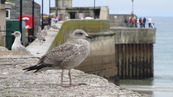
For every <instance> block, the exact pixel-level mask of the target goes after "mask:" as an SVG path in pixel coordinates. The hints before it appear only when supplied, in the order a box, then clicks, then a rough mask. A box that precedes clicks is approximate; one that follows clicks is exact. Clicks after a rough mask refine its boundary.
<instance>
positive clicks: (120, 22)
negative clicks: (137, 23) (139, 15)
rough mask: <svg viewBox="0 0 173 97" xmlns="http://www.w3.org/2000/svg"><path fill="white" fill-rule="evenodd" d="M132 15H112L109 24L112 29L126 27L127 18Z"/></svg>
mask: <svg viewBox="0 0 173 97" xmlns="http://www.w3.org/2000/svg"><path fill="white" fill-rule="evenodd" d="M130 16H131V15H130V14H110V15H109V22H110V26H111V27H124V20H125V18H129V17H130Z"/></svg>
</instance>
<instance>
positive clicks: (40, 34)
mask: <svg viewBox="0 0 173 97" xmlns="http://www.w3.org/2000/svg"><path fill="white" fill-rule="evenodd" d="M46 36H47V26H45V27H44V29H43V30H41V27H38V33H37V38H38V40H39V43H40V44H43V41H46Z"/></svg>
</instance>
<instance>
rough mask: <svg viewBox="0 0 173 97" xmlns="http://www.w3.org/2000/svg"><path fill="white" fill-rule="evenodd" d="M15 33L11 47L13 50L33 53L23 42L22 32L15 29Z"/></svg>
mask: <svg viewBox="0 0 173 97" xmlns="http://www.w3.org/2000/svg"><path fill="white" fill-rule="evenodd" d="M12 35H14V37H15V39H14V42H13V45H12V47H11V49H12V51H19V52H24V53H27V54H31V53H30V52H29V51H28V50H27V49H26V48H25V47H24V46H23V45H22V44H21V33H20V32H19V31H15V32H14V33H12Z"/></svg>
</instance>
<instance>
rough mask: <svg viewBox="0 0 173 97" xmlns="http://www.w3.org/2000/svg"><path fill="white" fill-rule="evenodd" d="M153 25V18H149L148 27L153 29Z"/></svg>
mask: <svg viewBox="0 0 173 97" xmlns="http://www.w3.org/2000/svg"><path fill="white" fill-rule="evenodd" d="M151 23H152V18H150V17H149V18H148V27H149V28H152V25H151Z"/></svg>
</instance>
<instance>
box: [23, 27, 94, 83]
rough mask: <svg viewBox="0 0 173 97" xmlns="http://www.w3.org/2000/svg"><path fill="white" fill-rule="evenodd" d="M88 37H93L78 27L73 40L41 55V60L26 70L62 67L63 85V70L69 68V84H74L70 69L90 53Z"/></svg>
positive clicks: (73, 34) (36, 70)
mask: <svg viewBox="0 0 173 97" xmlns="http://www.w3.org/2000/svg"><path fill="white" fill-rule="evenodd" d="M86 38H91V37H90V36H88V34H87V33H86V32H85V31H83V30H81V29H77V30H75V31H74V32H73V33H72V40H71V41H69V42H66V43H64V44H62V45H59V46H57V47H56V48H54V49H52V50H51V51H50V52H49V53H47V54H45V55H44V56H42V57H41V59H40V60H39V62H38V63H37V64H36V65H34V66H31V67H28V68H25V69H24V70H27V71H31V70H35V72H38V71H42V70H48V69H62V73H61V86H64V85H63V72H64V70H69V73H68V75H69V80H70V82H69V85H68V86H72V81H71V73H70V70H71V69H72V68H74V67H76V66H78V65H80V63H81V62H83V61H84V60H85V58H86V57H87V56H88V55H89V53H90V44H89V42H88V41H87V40H86Z"/></svg>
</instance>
